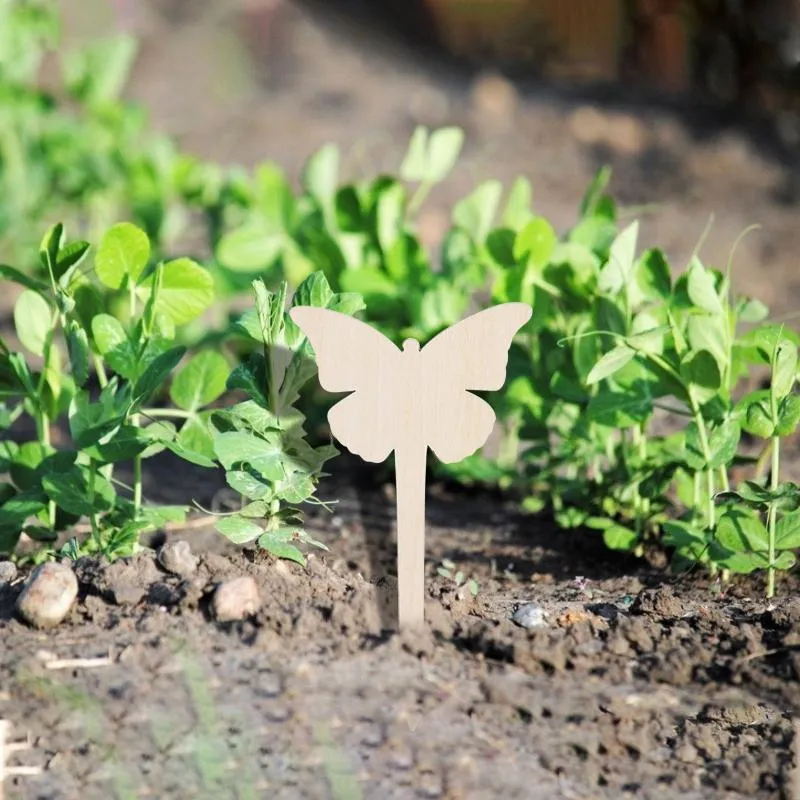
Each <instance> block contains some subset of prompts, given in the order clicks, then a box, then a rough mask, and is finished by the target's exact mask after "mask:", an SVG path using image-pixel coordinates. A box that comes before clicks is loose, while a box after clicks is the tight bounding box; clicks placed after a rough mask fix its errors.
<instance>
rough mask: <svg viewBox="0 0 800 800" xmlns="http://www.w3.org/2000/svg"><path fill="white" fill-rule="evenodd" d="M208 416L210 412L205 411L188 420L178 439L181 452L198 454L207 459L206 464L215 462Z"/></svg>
mask: <svg viewBox="0 0 800 800" xmlns="http://www.w3.org/2000/svg"><path fill="white" fill-rule="evenodd" d="M208 416H209V412H203V413H202V414H198V415H197V416H195V417H192V418H191V419H188V420H186V422H185V423H184V424H183V426H182V427H181V430H180V432H179V433H178V438H177V439H176V444H177V445H178V447H179V448H180V450H181V454H185V453H194V454H197V455H199V456H200V457H201V458H203V459H204V460H205V463H206V465H207V464H208V462H211V464H213V463H214V462H213V459H214V440H213V437H212V435H211V430H210V428H209V424H208ZM184 457H185V456H184ZM195 463H196V460H195Z"/></svg>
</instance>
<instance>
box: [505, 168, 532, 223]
mask: <svg viewBox="0 0 800 800" xmlns="http://www.w3.org/2000/svg"><path fill="white" fill-rule="evenodd" d="M532 205H533V187H532V186H531V182H530V181H529V180H528V179H527V178H523V177H520V178H517V179H516V180H515V181H514V183H513V185H512V186H511V191H510V192H509V193H508V202H507V203H506V210H505V211H504V212H503V219H502V224H503V226H504V227H506V228H510V229H511V230H514V231H518V230H521V229H522V227H523V226H524V225H525V224H526V223H527V222H528V221H529V220H530V219H531V217H532V216H533V211H531V207H532Z"/></svg>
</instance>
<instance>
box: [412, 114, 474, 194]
mask: <svg viewBox="0 0 800 800" xmlns="http://www.w3.org/2000/svg"><path fill="white" fill-rule="evenodd" d="M463 144H464V131H462V130H461V129H460V128H456V127H446V128H439V129H438V130H436V131H434V132H433V133H431V134H430V135H429V133H428V129H427V128H425V127H424V126H422V125H420V126H418V127H417V128H416V129H415V130H414V133H413V135H412V136H411V141H410V142H409V145H408V150H407V151H406V155H405V157H404V158H403V162H402V164H401V165H400V177H401V178H402V179H403V180H404V181H410V182H413V183H428V184H434V183H439V182H440V181H443V180H444V179H445V178H446V177H447V175H448V174H449V173H450V172H451V171H452V169H453V167H455V165H456V161H457V160H458V156H459V154H460V152H461V148H462V146H463Z"/></svg>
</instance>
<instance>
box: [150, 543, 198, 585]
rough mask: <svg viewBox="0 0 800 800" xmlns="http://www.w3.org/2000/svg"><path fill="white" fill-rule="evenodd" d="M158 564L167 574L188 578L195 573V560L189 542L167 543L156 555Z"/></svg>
mask: <svg viewBox="0 0 800 800" xmlns="http://www.w3.org/2000/svg"><path fill="white" fill-rule="evenodd" d="M158 563H159V564H161V566H162V567H164V569H165V570H167V572H171V573H172V574H173V575H179V576H180V577H181V578H188V577H190V576H191V575H194V573H195V572H196V571H197V558H196V557H195V555H194V554H193V553H192V549H191V548H190V547H189V542H185V541H180V542H168V543H167V544H165V545H164V546H163V547H162V548H161V550H160V551H159V553H158Z"/></svg>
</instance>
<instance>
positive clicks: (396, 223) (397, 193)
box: [376, 183, 406, 280]
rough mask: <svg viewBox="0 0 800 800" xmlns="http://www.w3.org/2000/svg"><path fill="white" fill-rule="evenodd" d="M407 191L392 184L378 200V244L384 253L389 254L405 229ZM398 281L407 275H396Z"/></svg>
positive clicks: (398, 185)
mask: <svg viewBox="0 0 800 800" xmlns="http://www.w3.org/2000/svg"><path fill="white" fill-rule="evenodd" d="M405 204H406V190H405V188H404V187H403V185H402V184H400V183H395V184H392V185H391V186H389V187H387V188H386V189H384V191H382V192H381V194H380V197H379V198H378V208H377V227H376V234H377V236H378V244H379V245H380V247H381V250H383V252H384V253H388V252H389V251H390V250H391V249H392V247H393V246H394V244H395V243H396V242H397V241H398V239H400V237H401V236H402V234H403V230H404V228H405ZM393 277H394V278H395V279H396V280H403V279H404V278H405V277H406V276H405V275H394V276H393Z"/></svg>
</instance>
